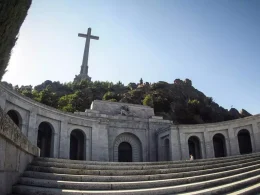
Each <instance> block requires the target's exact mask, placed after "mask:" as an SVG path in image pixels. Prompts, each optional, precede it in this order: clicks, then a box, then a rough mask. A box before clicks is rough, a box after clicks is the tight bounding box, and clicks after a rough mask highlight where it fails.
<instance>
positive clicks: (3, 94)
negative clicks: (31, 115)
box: [0, 89, 6, 110]
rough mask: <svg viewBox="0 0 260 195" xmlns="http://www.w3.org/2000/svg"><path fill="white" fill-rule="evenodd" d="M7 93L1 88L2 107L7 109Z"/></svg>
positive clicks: (0, 101) (0, 100)
mask: <svg viewBox="0 0 260 195" xmlns="http://www.w3.org/2000/svg"><path fill="white" fill-rule="evenodd" d="M5 102H6V94H5V92H4V91H3V90H1V89H0V108H2V109H3V110H5Z"/></svg>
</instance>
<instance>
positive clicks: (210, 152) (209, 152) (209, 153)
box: [204, 130, 215, 158]
mask: <svg viewBox="0 0 260 195" xmlns="http://www.w3.org/2000/svg"><path fill="white" fill-rule="evenodd" d="M204 140H205V150H206V155H205V157H204V158H214V157H215V153H214V145H213V140H212V138H211V137H210V134H209V132H207V131H206V130H204Z"/></svg>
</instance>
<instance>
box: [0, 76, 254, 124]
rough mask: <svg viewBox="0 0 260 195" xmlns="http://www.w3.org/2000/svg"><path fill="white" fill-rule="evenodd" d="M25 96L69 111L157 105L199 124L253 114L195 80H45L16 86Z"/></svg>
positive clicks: (170, 115) (162, 112)
mask: <svg viewBox="0 0 260 195" xmlns="http://www.w3.org/2000/svg"><path fill="white" fill-rule="evenodd" d="M3 83H4V84H5V85H7V86H9V87H11V88H13V89H14V90H16V91H18V92H19V93H21V94H22V95H25V96H27V97H29V98H32V99H34V100H36V101H39V102H41V103H43V104H46V105H48V106H52V107H54V108H58V109H60V110H63V111H67V112H75V111H84V110H85V109H88V108H90V104H91V102H92V101H93V100H96V99H97V100H107V101H114V102H125V103H133V104H143V105H148V106H151V107H153V108H154V111H155V114H156V115H157V116H163V117H164V119H170V120H173V121H174V122H175V123H176V124H198V123H212V122H220V121H227V120H232V119H237V118H243V117H247V116H251V114H250V113H248V112H247V111H246V110H244V109H242V110H241V112H239V111H238V110H236V109H235V108H231V109H230V110H227V109H224V108H223V107H221V106H219V105H218V104H217V103H216V102H214V100H213V98H212V97H207V96H206V95H205V94H203V93H202V92H201V91H199V90H197V89H196V88H194V87H193V86H192V81H191V80H189V79H185V80H184V81H182V80H180V79H176V80H175V81H174V82H173V83H167V82H164V81H159V82H157V83H148V82H143V80H142V79H141V80H140V82H139V83H129V84H128V85H127V86H125V85H123V84H122V83H121V82H118V83H115V84H114V83H112V82H101V81H95V82H91V81H87V80H85V81H81V82H69V83H60V82H52V81H49V80H47V81H45V82H43V83H42V84H40V85H37V86H35V87H34V88H33V87H32V86H31V85H29V86H20V87H19V86H17V85H16V86H12V85H11V84H9V83H6V82H3Z"/></svg>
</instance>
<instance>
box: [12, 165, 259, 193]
mask: <svg viewBox="0 0 260 195" xmlns="http://www.w3.org/2000/svg"><path fill="white" fill-rule="evenodd" d="M257 171H258V173H257V174H259V173H260V169H258V170H257ZM241 175H242V174H241ZM236 176H237V175H236ZM232 177H233V178H234V176H232ZM233 178H231V177H226V178H221V179H218V180H224V179H226V180H227V179H233ZM255 178H257V181H259V180H260V175H256V176H252V177H250V178H246V179H242V180H239V181H235V182H230V183H228V184H223V185H219V186H217V187H213V188H207V186H206V183H209V181H207V182H196V183H191V184H184V185H183V187H184V188H185V189H186V188H187V186H188V185H189V186H191V185H193V186H194V187H195V188H196V187H198V185H199V184H201V185H202V186H203V188H205V187H206V189H204V190H196V191H194V192H188V193H184V194H185V195H192V194H194V195H195V194H201V192H202V191H205V190H207V191H208V192H211V191H212V190H214V189H216V188H218V189H219V190H220V189H222V190H223V188H225V187H226V186H230V185H232V184H237V183H238V182H239V183H242V181H248V180H249V181H250V180H252V179H255ZM210 181H211V182H213V181H214V180H210ZM202 183H204V185H203V184H202ZM178 187H180V186H178ZM19 188H22V189H23V188H24V190H25V192H26V193H27V194H34V193H35V192H37V194H44V193H45V194H46V191H48V194H49V195H52V194H63V193H64V194H65V193H66V192H68V193H70V194H73V193H75V194H81V195H84V194H86V195H87V194H103V193H105V194H124V195H127V194H129V195H130V194H131V195H132V194H151V193H153V192H156V194H158V195H159V194H165V193H175V192H173V191H174V190H176V186H167V187H159V188H145V189H134V190H105V191H104V190H101V191H98V190H94V191H93V190H68V189H56V188H42V187H31V186H24V185H15V186H13V191H14V192H15V193H17V192H18V193H19ZM174 188H175V189H174ZM30 189H35V190H36V191H35V192H33V193H30ZM51 191H52V192H60V193H50V192H51ZM41 192H42V193H41ZM145 192H147V193H145ZM177 193H178V192H177ZM22 194H23V192H22ZM184 194H181V195H184Z"/></svg>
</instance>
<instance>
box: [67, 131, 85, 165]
mask: <svg viewBox="0 0 260 195" xmlns="http://www.w3.org/2000/svg"><path fill="white" fill-rule="evenodd" d="M70 159H71V160H86V134H85V132H84V131H82V130H81V129H74V130H72V131H71V133H70Z"/></svg>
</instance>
